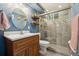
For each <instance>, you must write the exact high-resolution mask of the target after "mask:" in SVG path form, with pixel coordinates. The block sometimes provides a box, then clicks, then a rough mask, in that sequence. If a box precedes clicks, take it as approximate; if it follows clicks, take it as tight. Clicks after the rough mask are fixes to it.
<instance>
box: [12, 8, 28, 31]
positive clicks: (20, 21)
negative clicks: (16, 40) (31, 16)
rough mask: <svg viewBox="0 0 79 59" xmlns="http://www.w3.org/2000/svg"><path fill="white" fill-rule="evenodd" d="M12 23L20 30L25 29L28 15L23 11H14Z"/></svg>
mask: <svg viewBox="0 0 79 59" xmlns="http://www.w3.org/2000/svg"><path fill="white" fill-rule="evenodd" d="M12 22H13V24H14V26H15V27H16V28H18V29H21V30H22V29H24V27H25V26H26V23H27V18H26V14H25V13H24V12H23V11H22V10H21V9H18V8H16V9H14V10H13V12H12Z"/></svg>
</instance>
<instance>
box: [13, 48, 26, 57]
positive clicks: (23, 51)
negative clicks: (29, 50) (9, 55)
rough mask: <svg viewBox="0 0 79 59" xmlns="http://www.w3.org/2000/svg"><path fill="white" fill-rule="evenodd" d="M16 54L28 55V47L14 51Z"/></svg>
mask: <svg viewBox="0 0 79 59" xmlns="http://www.w3.org/2000/svg"><path fill="white" fill-rule="evenodd" d="M14 55H15V56H25V55H26V49H25V48H22V49H20V50H18V51H16V52H14Z"/></svg>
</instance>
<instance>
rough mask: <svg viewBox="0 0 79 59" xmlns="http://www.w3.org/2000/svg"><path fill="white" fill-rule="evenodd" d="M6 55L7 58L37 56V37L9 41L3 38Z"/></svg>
mask: <svg viewBox="0 0 79 59" xmlns="http://www.w3.org/2000/svg"><path fill="white" fill-rule="evenodd" d="M5 43H6V53H7V55H8V56H38V55H39V35H35V36H30V37H27V38H23V39H19V40H15V41H11V40H10V39H8V38H6V37H5Z"/></svg>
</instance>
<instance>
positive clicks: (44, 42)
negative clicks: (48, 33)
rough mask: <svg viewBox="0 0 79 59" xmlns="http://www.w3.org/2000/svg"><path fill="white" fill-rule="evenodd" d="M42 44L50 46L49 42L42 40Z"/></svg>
mask: <svg viewBox="0 0 79 59" xmlns="http://www.w3.org/2000/svg"><path fill="white" fill-rule="evenodd" d="M40 44H49V42H48V41H44V40H40Z"/></svg>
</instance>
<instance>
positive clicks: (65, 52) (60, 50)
mask: <svg viewBox="0 0 79 59" xmlns="http://www.w3.org/2000/svg"><path fill="white" fill-rule="evenodd" d="M48 50H50V51H52V52H57V53H60V54H62V55H64V56H69V55H70V49H69V48H68V47H63V46H60V45H56V44H50V45H49V47H48Z"/></svg>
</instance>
